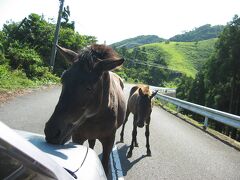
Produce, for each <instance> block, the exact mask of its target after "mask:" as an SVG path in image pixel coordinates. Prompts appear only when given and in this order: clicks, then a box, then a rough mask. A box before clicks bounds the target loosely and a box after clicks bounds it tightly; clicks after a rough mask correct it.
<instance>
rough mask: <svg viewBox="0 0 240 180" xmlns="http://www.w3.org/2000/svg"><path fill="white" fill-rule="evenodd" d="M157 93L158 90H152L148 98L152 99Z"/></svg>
mask: <svg viewBox="0 0 240 180" xmlns="http://www.w3.org/2000/svg"><path fill="white" fill-rule="evenodd" d="M157 93H158V90H156V91H154V92H153V93H152V95H151V96H150V98H151V99H152V98H153V97H154V96H156V95H157Z"/></svg>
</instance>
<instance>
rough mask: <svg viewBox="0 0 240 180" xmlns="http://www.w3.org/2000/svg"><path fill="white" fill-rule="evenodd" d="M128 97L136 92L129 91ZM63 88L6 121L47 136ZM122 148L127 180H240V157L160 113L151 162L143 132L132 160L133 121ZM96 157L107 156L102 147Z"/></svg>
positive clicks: (25, 99)
mask: <svg viewBox="0 0 240 180" xmlns="http://www.w3.org/2000/svg"><path fill="white" fill-rule="evenodd" d="M125 87H126V88H125V95H126V98H127V96H128V92H129V90H130V88H131V86H130V85H125ZM60 91H61V89H60V88H59V87H57V88H52V89H46V90H42V91H35V92H33V93H31V94H28V95H24V96H20V97H17V98H15V99H13V100H11V101H9V102H8V103H6V104H3V105H2V106H1V107H0V120H1V121H3V122H4V123H6V124H7V125H9V126H10V127H12V128H15V129H21V130H26V131H30V132H36V133H40V134H43V129H44V124H45V122H46V121H47V120H48V119H49V117H50V116H51V114H52V112H53V110H54V107H55V105H56V103H57V101H58V97H59V95H60ZM120 130H121V129H119V130H118V131H117V136H116V140H115V142H116V146H117V149H118V154H119V157H120V163H121V167H122V174H123V178H124V179H130V180H134V179H136V180H141V179H151V180H152V179H160V180H161V179H169V180H175V179H176V180H178V179H180V180H181V179H182V180H188V179H189V180H190V179H193V180H197V179H199V180H200V179H201V180H203V179H204V180H206V179H209V180H212V179H214V180H215V179H223V180H226V179H227V180H230V179H231V180H239V179H240V152H239V151H238V150H236V149H234V148H232V147H230V146H228V145H226V144H224V143H223V142H221V141H219V140H217V139H215V138H214V137H212V136H210V135H209V134H207V133H204V132H203V131H201V130H200V129H197V128H195V127H193V126H192V125H190V124H188V123H186V122H184V121H182V120H180V119H179V118H177V117H175V116H174V115H172V114H169V113H168V112H166V111H164V110H163V109H161V108H159V107H154V108H153V112H152V118H151V124H150V145H151V151H152V157H147V156H146V147H145V135H144V133H145V129H144V128H143V129H139V128H138V135H137V138H138V142H139V147H138V148H134V150H133V156H132V157H131V158H129V159H127V158H126V153H127V151H128V148H129V146H130V144H131V133H132V115H130V116H129V121H128V122H127V124H126V129H125V142H124V143H119V134H120ZM96 152H97V153H98V154H101V145H100V143H97V144H96Z"/></svg>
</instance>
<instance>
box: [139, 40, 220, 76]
mask: <svg viewBox="0 0 240 180" xmlns="http://www.w3.org/2000/svg"><path fill="white" fill-rule="evenodd" d="M216 40H217V39H209V40H204V41H199V42H169V43H165V42H161V43H152V44H146V45H143V46H140V49H142V48H144V49H145V51H146V53H147V54H148V58H147V59H148V61H152V62H153V61H154V63H159V64H160V63H161V61H162V60H160V59H159V58H158V57H164V61H165V63H166V64H167V66H168V68H169V69H172V70H175V71H178V72H181V73H183V74H186V75H187V76H191V77H195V74H196V73H197V72H198V70H199V69H200V68H201V67H202V65H203V64H204V62H206V60H207V59H208V58H209V57H210V56H211V53H212V52H213V51H214V44H215V42H216Z"/></svg>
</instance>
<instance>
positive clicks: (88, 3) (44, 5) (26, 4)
mask: <svg viewBox="0 0 240 180" xmlns="http://www.w3.org/2000/svg"><path fill="white" fill-rule="evenodd" d="M67 5H68V6H69V7H70V12H71V16H70V20H72V21H75V29H76V31H78V32H79V33H80V34H83V35H91V36H95V37H97V39H98V43H104V42H105V41H106V43H107V44H111V43H114V42H118V41H121V40H124V39H127V38H132V37H136V36H139V35H157V36H159V37H161V38H165V39H168V38H170V37H172V36H174V35H177V34H181V33H183V32H185V31H190V30H192V29H194V28H196V27H199V26H202V25H205V24H211V25H226V24H227V22H229V21H231V20H232V18H233V16H234V15H235V14H237V15H238V16H240V0H64V6H67ZM58 9H59V0H0V12H1V15H0V29H2V26H3V24H4V23H6V21H9V20H13V21H15V22H19V21H21V20H22V19H24V17H27V16H28V15H29V14H30V13H37V14H39V15H44V17H45V19H46V20H47V19H48V18H53V19H55V20H57V16H58Z"/></svg>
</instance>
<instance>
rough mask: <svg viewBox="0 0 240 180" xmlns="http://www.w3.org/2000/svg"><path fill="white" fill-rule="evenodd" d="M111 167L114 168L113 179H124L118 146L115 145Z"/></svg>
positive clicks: (111, 156) (111, 157)
mask: <svg viewBox="0 0 240 180" xmlns="http://www.w3.org/2000/svg"><path fill="white" fill-rule="evenodd" d="M110 161H111V169H112V179H113V180H117V179H118V180H124V176H123V172H122V166H121V162H120V159H119V155H118V149H117V146H116V145H114V147H113V149H112V153H111V155H110Z"/></svg>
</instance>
